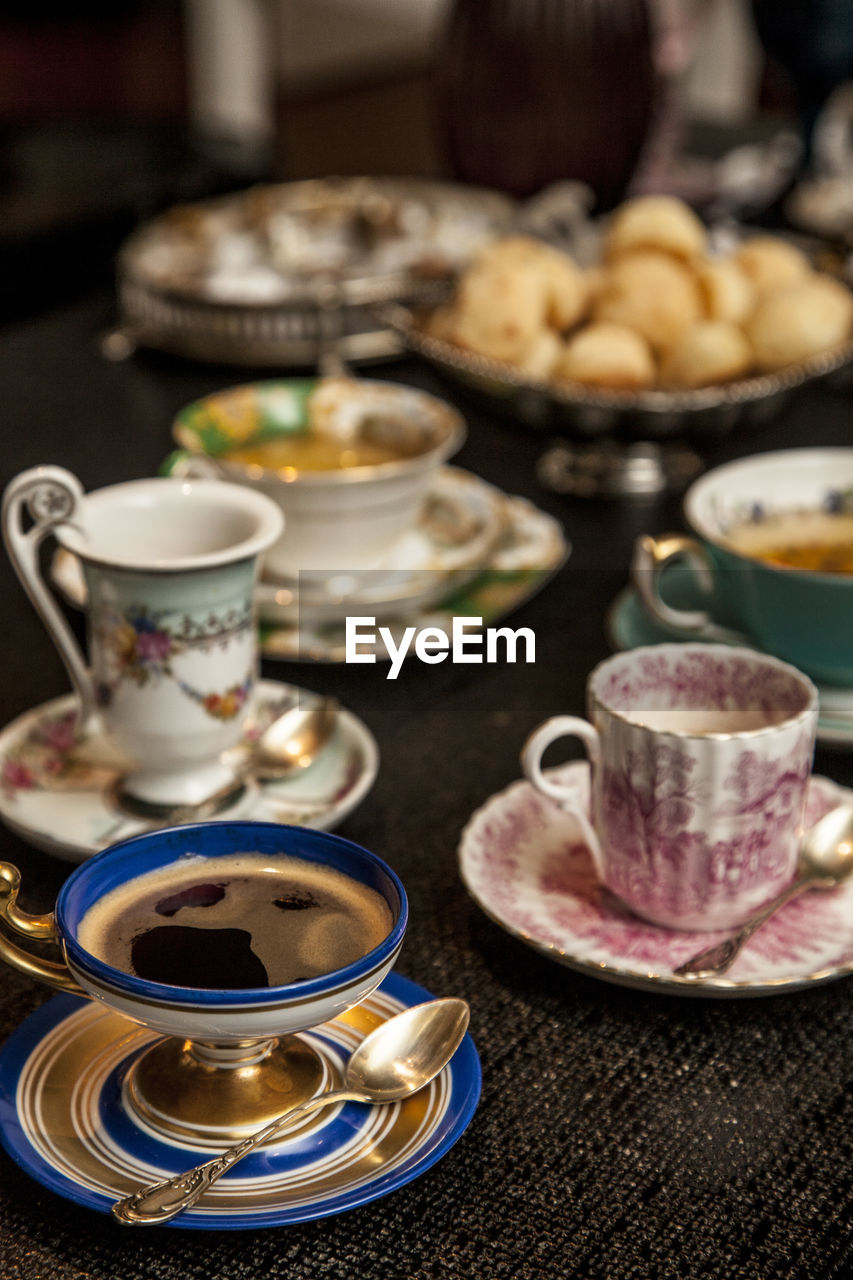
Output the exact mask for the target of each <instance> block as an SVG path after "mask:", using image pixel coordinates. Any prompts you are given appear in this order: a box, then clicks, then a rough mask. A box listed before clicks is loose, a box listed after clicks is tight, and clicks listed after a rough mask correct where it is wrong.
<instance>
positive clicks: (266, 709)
mask: <svg viewBox="0 0 853 1280" xmlns="http://www.w3.org/2000/svg"><path fill="white" fill-rule="evenodd" d="M318 700H319V695H318V694H316V693H312V692H309V691H308V690H305V689H300V688H297V686H295V685H291V684H284V683H282V682H281V681H278V680H260V681H258V684H257V685H256V687H255V693H254V697H253V702H252V709H251V712H250V715H249V719H248V722H247V726H246V737H247V738H251V737H252V736H257V734H258V733H259V732H261V731H262V730H263V729H264V728H265V726H266V725H267V724H269V722H270V721H271V720H272V719H273V718H274V717H275V716H277V715H280V714H281V713H282V712H283V711H286V710H287V708H288V707H289V706H293V705H294V704H295V703H296V702H297V701H298V702H299V703H300V704H301V705H306V706H310V705H311V704H312V703H314V702H317V701H318ZM76 707H77V703H76V698H75V696H74V695H73V694H67V695H66V696H65V697H61V698H54V699H53V701H51V702H45V703H43V704H42V705H41V706H39V707H35V708H34V709H33V710H32V711H27V712H25V713H24V714H23V715H21V716H18V718H17V720H13V721H12V723H11V724H8V725H7V726H6V727H5V728H4V729H3V730H2V731H0V819H2V820H3V822H4V823H5V824H6V826H7V827H10V828H11V830H12V831H14V832H15V833H16V834H17V835H19V836H20V837H21V839H22V840H25V841H26V842H27V843H28V844H32V845H35V847H36V848H38V849H43V850H44V851H45V852H47V853H52V854H54V855H55V856H56V857H58V858H62V859H64V860H65V861H67V862H81V861H82V860H83V859H84V858H88V857H89V856H90V854H93V853H97V852H98V851H99V850H100V849H104V848H106V847H107V845H110V844H115V842H116V841H117V840H124V839H125V838H126V837H127V836H132V835H136V834H137V833H138V832H140V831H143V830H146V829H147V828H150V827H152V826H155V825H163V826H165V825H166V823H165V822H163V823H159V824H158V823H157V822H152V821H151V820H150V819H148V818H145V817H141V816H136V815H135V814H132V813H127V812H125V811H124V810H123V809H122V807H121V804H120V803H119V802H118V800H117V798H116V783H117V781H118V779H119V778H120V776H121V766H120V763H119V762H118V760H117V759H116V757H115V754H114V752H113V751H112V750H111V748H110V744H109V743H108V742H107V741H106V740H103V741H102V740H100V739H99V738H98V737H97V735H93V737H92V738H91V739H88V740H87V741H86V742H85V743H81V742H80V741H78V739H77V737H76V734H75V726H76ZM378 771H379V750H378V748H377V746H376V742H375V740H374V738H373V735H372V734H371V733H370V731H369V730H368V729H367V727H366V726H365V725H364V724H363V723H362V722H361V720H359V719H357V718H356V716H354V715H352V713H351V712H349V711H346V710H343V709H342V710H341V711H340V712H339V714H338V720H337V724H336V725H335V729H334V732H333V734H332V736H331V738H330V739H329V741H328V743H327V744H326V746H325V747H324V748H323V750H322V751H321V752H320V754H319V755H318V756H317V758H316V760H314V761H313V763H312V764H311V765H309V766H308V768H306V769H301V770H300V771H299V772H298V773H294V774H291V775H290V776H289V777H287V778H282V779H278V780H276V781H272V782H266V781H265V782H249V784H248V785H247V786H246V789H245V791H244V792H243V793H242V794H241V795H239V796H238V798H237V799H235V801H234V803H233V804H231V805H230V806H229V807H228V808H227V809H224V810H222V811H221V812H217V813H216V814H215V815H210V816H215V817H218V818H226V817H227V818H251V819H253V820H256V821H265V822H285V823H288V824H290V825H293V826H303V827H317V828H320V829H322V830H325V831H329V830H331V829H332V828H333V827H335V826H337V825H338V823H339V822H342V821H343V819H344V818H345V817H346V816H347V814H348V813H350V812H351V811H352V810H353V809H354V808H355V807H356V805H357V804H360V803H361V801H362V800H363V799H364V797H365V796H366V795H367V793H368V791H369V790H370V788H371V787H372V786H373V783H374V781H375V779H376V775H377V773H378ZM196 816H198V815H196ZM186 820H187V821H193V820H194V819H193V814H191V813H190V814H188V815H187V819H186Z"/></svg>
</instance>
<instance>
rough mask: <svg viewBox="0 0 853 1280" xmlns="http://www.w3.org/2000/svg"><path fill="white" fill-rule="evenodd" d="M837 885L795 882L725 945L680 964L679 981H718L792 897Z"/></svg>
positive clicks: (806, 879) (809, 879) (808, 879)
mask: <svg viewBox="0 0 853 1280" xmlns="http://www.w3.org/2000/svg"><path fill="white" fill-rule="evenodd" d="M824 883H826V884H829V885H833V884H834V883H835V881H834V880H830V881H826V882H824V881H823V880H820V879H816V878H814V877H811V876H805V877H803V878H802V879H801V880H795V881H794V883H793V884H790V885H788V888H787V889H784V890H783V891H782V893H780V894H777V896H776V897H775V898H773V899H771V901H770V902H768V903H767V905H766V906H764V907H762V908H761V910H760V911H756V913H755V915H753V916H750V918H749V919H748V920H747V921H746V923H745V924H743V925H741V927H740V928H739V929H738V931H737V933H733V934H732V935H731V937H730V938H724V939H723V941H722V942H716V943H714V945H713V946H710V947H706V948H705V950H704V951H699V952H698V953H697V954H696V955H695V956H691V958H690V959H689V960H686V961H685V962H684V964H680V965H679V966H678V968H677V969H674V970H673V973H675V974H677V976H678V977H679V978H696V979H701V978H716V977H718V975H719V974H721V973H725V972H726V970H727V969H729V968H730V967H731V966H732V965H733V964H734V962H735V960H736V959H737V957H738V955H739V954H740V951H741V948H742V947H743V945H744V943H745V942H747V941H748V940H749V939H750V938H751V937H752V935H753V934H754V933H755V931H756V929H759V928H760V927H761V925H763V924H764V922H765V920H769V918H770V917H771V916H772V915H774V914H775V913H776V912H777V911H778V910H779V908H780V907H783V906H784V905H785V903H786V902H790V901H791V899H792V898H796V897H797V896H798V895H799V894H801V893H803V892H804V891H805V890H806V889H814V888H816V887H818V886H819V885H822V884H824Z"/></svg>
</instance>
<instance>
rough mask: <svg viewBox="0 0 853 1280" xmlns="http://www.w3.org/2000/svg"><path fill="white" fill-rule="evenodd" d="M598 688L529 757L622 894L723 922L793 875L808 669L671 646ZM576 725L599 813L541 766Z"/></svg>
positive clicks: (810, 736)
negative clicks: (584, 713)
mask: <svg viewBox="0 0 853 1280" xmlns="http://www.w3.org/2000/svg"><path fill="white" fill-rule="evenodd" d="M587 700H588V709H589V717H590V719H589V721H587V720H582V719H580V718H578V717H577V716H555V717H553V718H552V719H550V720H547V721H546V722H545V723H544V724H542V725H541V726H540V727H539V728H538V729H537V730H535V732H534V733H533V734H532V735H531V737H530V738H529V739H528V741H527V742H526V744H525V746H524V749H523V751H522V764H523V767H524V771H525V774H526V775H527V777H528V778H529V779H530V781H531V782H532V783H533V785H534V787H536V789H537V790H538V791H540V792H542V794H544V795H546V796H548V797H549V798H550V799H552V800H554V801H556V802H557V804H559V805H560V807H561V808H562V809H564V810H566V811H570V812H572V813H573V814H574V815H575V816H576V817H577V819H578V821H579V822H580V824H581V828H582V830H583V832H584V835H585V836H586V838H587V840H588V841H589V847H590V850H591V852H592V856H593V858H594V861H595V864H596V870H597V872H598V875H599V878H600V879H601V881H602V883H603V884H604V885H606V887H607V888H608V889H610V890H611V892H613V893H615V894H616V895H617V896H618V897H619V898H621V899H622V901H623V902H624V903H625V904H626V905H627V906H629V907H630V908H631V909H632V910H633V911H634V912H636V914H637V915H640V916H642V917H644V918H645V919H647V920H651V921H653V922H655V923H657V924H662V925H666V926H669V927H671V928H679V929H697V930H714V929H723V928H729V927H731V926H734V925H737V924H740V923H741V922H742V921H744V920H745V919H746V918H747V917H748V916H749V915H750V914H751V913H752V912H753V911H754V910H755V909H756V908H757V907H759V906H761V905H762V904H763V903H764V902H766V901H767V900H768V899H769V898H771V897H772V896H773V895H774V894H775V893H777V892H778V891H779V890H780V889H782V888H784V887H785V885H786V884H788V883H789V882H790V880H791V879H792V878H793V876H794V872H795V868H796V862H797V851H798V847H799V842H800V839H801V836H802V826H803V810H804V804H805V797H806V786H807V783H808V779H809V776H810V773H811V764H812V754H813V750H814V738H815V728H816V724H817V691H816V689H815V687H814V686H813V684H812V683H811V681H810V680H809V679H808V678H807V677H806V676H804V675H802V673H801V672H799V671H797V670H796V668H794V667H791V666H789V665H788V664H787V663H784V662H781V661H779V660H778V659H776V658H771V657H768V656H766V655H763V654H759V653H755V652H753V651H752V650H750V649H739V648H730V647H728V646H726V645H714V644H662V645H654V646H650V647H648V648H640V649H635V650H633V651H631V652H629V653H621V654H618V655H616V656H615V657H613V658H609V659H607V660H606V661H605V662H602V663H601V664H600V665H599V666H597V667H596V668H595V669H594V670H593V672H592V673H591V675H590V677H589V681H588V684H587ZM590 721H591V723H590ZM566 736H571V737H577V738H579V739H580V740H581V742H582V743H583V745H584V747H585V749H586V752H587V755H588V756H589V759H590V764H591V769H592V824H590V821H589V819H588V818H587V817H586V815H585V814H584V813H583V812H581V810H580V809H578V807H577V798H576V796H575V794H574V791H573V789H572V788H570V787H567V786H566V785H565V784H563V783H561V782H559V781H558V780H556V779H554V778H552V777H549V775H548V773H547V772H543V770H542V757H543V754H544V752H545V751H546V749H547V748H548V746H549V745H550V744H551V743H552V742H555V741H556V740H557V739H558V738H562V737H566Z"/></svg>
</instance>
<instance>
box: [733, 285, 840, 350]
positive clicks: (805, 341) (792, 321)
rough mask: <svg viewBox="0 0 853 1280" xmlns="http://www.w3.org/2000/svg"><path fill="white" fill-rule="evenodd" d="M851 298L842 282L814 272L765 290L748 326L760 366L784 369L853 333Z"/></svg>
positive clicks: (749, 337)
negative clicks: (767, 291)
mask: <svg viewBox="0 0 853 1280" xmlns="http://www.w3.org/2000/svg"><path fill="white" fill-rule="evenodd" d="M851 324H853V296H851V294H850V291H849V290H848V289H846V288H845V287H844V285H843V284H841V283H840V282H839V281H838V280H834V279H833V278H832V277H831V276H827V275H822V274H819V273H813V274H810V275H808V276H806V277H805V278H804V279H801V280H793V281H791V282H790V283H788V284H785V285H780V286H779V287H778V288H776V289H773V290H771V291H770V292H769V293H766V294H764V296H763V297H761V298H760V299H759V301H758V305H757V306H756V308H755V310H754V311H753V313H752V315H751V316H750V317H749V320H748V321H747V323H746V326H745V332H746V336H747V338H748V339H749V342H750V344H751V346H752V352H753V356H754V359H755V363H756V364H757V365H758V367H759V368H760V369H765V370H775V369H783V368H784V367H785V366H786V365H791V364H799V363H800V362H801V361H803V360H808V359H809V357H810V356H813V355H817V354H818V353H819V352H821V351H829V350H831V349H832V348H833V347H837V346H839V345H840V344H841V343H842V342H845V341H846V340H847V339H848V338H849V337H850V330H851Z"/></svg>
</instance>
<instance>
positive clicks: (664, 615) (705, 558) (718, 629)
mask: <svg viewBox="0 0 853 1280" xmlns="http://www.w3.org/2000/svg"><path fill="white" fill-rule="evenodd" d="M676 560H677V561H680V562H682V563H683V564H686V565H687V566H688V567H689V568H690V569H691V571H692V572H693V575H694V579H695V582H696V585H697V586H698V588H699V590H700V592H701V593H702V595H703V596H705V597H706V598H708V599H709V600H710V598H711V596H712V594H713V590H714V566H713V563H712V561H711V557H710V556H709V554H708V552H707V551H706V550H705V548H704V546H703V545H702V543H701V542H698V541H697V539H696V538H690V537H687V536H685V535H684V534H680V533H664V534H661V535H660V536H658V537H653V536H652V535H651V534H647V533H646V534H642V535H641V536H640V537H639V538H638V539H637V541H636V542H635V544H634V554H633V557H632V560H631V581H632V582H633V584H634V589H635V591H636V592H637V594H638V596H639V597H640V600H641V601H642V603H643V605H644V606H645V608H646V612H647V613H648V614H649V616H650V617H652V618H654V619H655V621H656V622H659V623H660V624H661V625H662V626H663V627H665V628H666V629H667V631H669V632H670V634H671V635H672V636H673V638H674V639H678V640H713V641H721V642H722V643H724V644H748V643H749V641H748V640H747V638H746V636H744V635H743V634H742V633H741V632H739V631H733V630H732V629H731V628H730V627H723V626H720V625H719V623H717V622H715V621H714V619H713V618H712V616H711V614H710V613H707V612H706V611H705V610H702V609H675V608H673V606H672V605H668V604H667V603H666V601H665V600H664V599H663V598H662V596H661V593H660V579H661V574H662V573H663V570H664V569H665V568H666V566H667V565H668V564H670V563H671V562H672V561H676Z"/></svg>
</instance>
